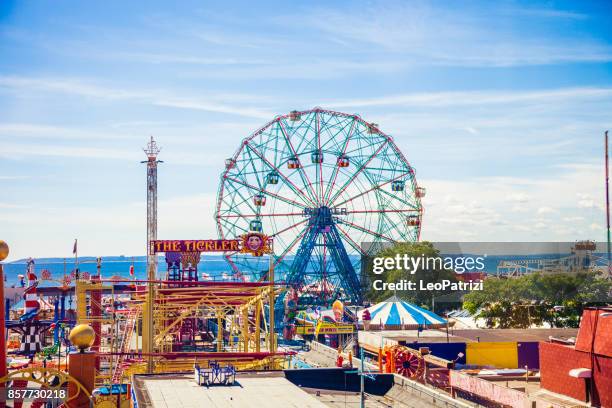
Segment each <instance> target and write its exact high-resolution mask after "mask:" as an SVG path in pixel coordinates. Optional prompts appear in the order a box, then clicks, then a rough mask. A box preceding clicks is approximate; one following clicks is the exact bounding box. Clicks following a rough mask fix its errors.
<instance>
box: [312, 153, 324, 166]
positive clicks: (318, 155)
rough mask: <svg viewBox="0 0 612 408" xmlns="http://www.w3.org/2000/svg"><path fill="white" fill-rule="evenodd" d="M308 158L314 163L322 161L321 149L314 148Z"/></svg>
mask: <svg viewBox="0 0 612 408" xmlns="http://www.w3.org/2000/svg"><path fill="white" fill-rule="evenodd" d="M310 160H311V161H312V162H313V163H315V164H316V163H323V152H322V151H321V150H316V151H314V152H312V154H311V155H310Z"/></svg>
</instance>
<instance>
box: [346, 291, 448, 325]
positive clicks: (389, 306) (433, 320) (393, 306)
mask: <svg viewBox="0 0 612 408" xmlns="http://www.w3.org/2000/svg"><path fill="white" fill-rule="evenodd" d="M366 310H368V311H369V312H370V318H371V324H373V325H385V326H440V325H446V320H445V319H443V318H441V317H440V316H438V315H437V314H435V313H433V312H431V311H429V310H427V309H423V308H421V307H418V306H416V305H413V304H412V303H408V302H406V301H403V300H401V299H399V298H397V297H395V296H392V297H391V298H389V299H387V300H385V301H384V302H380V303H377V304H375V305H374V306H370V307H369V308H367V309H364V310H362V311H360V312H359V313H358V316H359V322H360V323H363V319H362V316H363V313H364V312H365V311H366Z"/></svg>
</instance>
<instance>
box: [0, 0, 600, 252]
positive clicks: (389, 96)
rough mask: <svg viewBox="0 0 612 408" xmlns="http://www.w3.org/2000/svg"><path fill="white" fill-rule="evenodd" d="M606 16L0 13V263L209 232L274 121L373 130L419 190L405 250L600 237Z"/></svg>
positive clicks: (212, 8) (512, 12) (69, 9)
mask: <svg viewBox="0 0 612 408" xmlns="http://www.w3.org/2000/svg"><path fill="white" fill-rule="evenodd" d="M611 23H612V5H611V3H610V2H606V1H602V2H562V1H546V2H539V3H538V2H519V1H509V2H486V1H469V2H419V1H415V2H392V1H391V2H389V1H384V2H383V1H380V2H376V1H370V2H348V1H346V2H342V1H340V2H333V3H330V2H323V1H313V2H294V3H291V2H289V3H288V2H280V1H279V2H272V1H269V2H262V4H258V5H257V6H255V5H254V4H253V3H252V2H201V1H193V2H189V1H183V2H180V4H174V3H169V2H162V1H148V2H144V1H143V2H140V1H135V2H123V1H105V2H85V3H84V2H79V1H53V2H51V1H47V2H35V1H19V2H17V1H2V2H0V106H1V107H2V109H0V189H1V191H2V194H1V195H0V239H4V240H6V241H8V242H9V243H10V244H11V248H12V250H13V252H12V255H11V258H12V259H17V258H19V257H25V256H70V255H71V249H72V241H73V239H74V238H75V237H78V238H79V241H80V252H81V253H82V254H84V255H119V254H126V255H131V254H134V255H140V254H143V253H144V248H145V207H144V205H145V203H144V197H145V193H146V191H145V188H144V183H145V169H144V167H143V166H142V165H141V164H140V163H139V161H140V160H142V159H143V157H144V154H143V153H142V150H141V148H142V147H143V146H144V144H145V143H146V140H147V138H148V137H149V135H154V136H155V137H156V138H157V140H158V142H159V144H160V145H161V146H162V147H163V151H162V154H161V158H162V159H163V160H164V161H165V163H164V164H162V165H161V166H162V167H161V169H160V180H159V184H160V190H159V199H160V203H159V211H160V214H159V236H160V237H163V238H194V237H202V238H208V237H214V236H216V232H215V224H214V220H213V208H214V198H215V196H216V189H217V185H218V176H219V174H220V172H221V169H222V166H223V160H224V159H225V158H226V157H229V156H231V154H232V153H233V152H234V151H235V149H236V148H237V147H238V145H239V143H240V141H241V139H242V138H244V137H246V136H247V135H248V134H249V133H250V132H252V131H253V130H255V129H256V128H258V127H259V126H261V125H263V124H264V123H266V122H267V121H268V120H270V119H272V118H273V117H274V116H275V115H277V114H280V113H286V112H288V111H290V110H292V109H308V108H312V107H314V106H321V107H325V108H330V109H335V110H339V111H343V112H349V113H359V114H360V115H361V116H362V117H363V118H365V119H366V120H368V121H373V122H376V123H379V124H380V126H381V128H382V129H383V130H384V131H385V132H386V133H389V134H391V135H393V137H394V140H395V141H396V143H397V144H398V146H399V147H400V149H402V151H403V152H404V154H405V156H406V157H407V159H408V160H409V161H410V162H411V164H412V165H413V166H414V167H415V168H416V170H417V178H418V180H419V183H420V184H422V185H423V186H425V187H427V188H428V196H427V197H426V199H425V201H424V206H425V219H424V225H423V238H425V239H431V240H449V241H456V240H478V241H484V240H494V241H503V240H519V241H525V240H540V241H545V240H561V241H563V240H569V241H573V240H575V239H584V238H591V239H598V240H603V239H604V238H605V230H604V227H605V214H604V211H603V205H604V190H603V182H604V179H603V131H604V130H605V129H608V128H612V115H611V112H612V30H610V27H611Z"/></svg>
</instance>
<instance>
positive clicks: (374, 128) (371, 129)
mask: <svg viewBox="0 0 612 408" xmlns="http://www.w3.org/2000/svg"><path fill="white" fill-rule="evenodd" d="M366 126H367V127H368V133H369V134H371V135H377V134H379V133H380V130H378V123H366Z"/></svg>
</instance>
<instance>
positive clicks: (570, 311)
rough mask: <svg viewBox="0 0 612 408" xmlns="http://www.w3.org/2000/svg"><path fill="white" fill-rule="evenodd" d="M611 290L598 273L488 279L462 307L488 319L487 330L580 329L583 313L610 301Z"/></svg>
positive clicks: (531, 275)
mask: <svg viewBox="0 0 612 408" xmlns="http://www.w3.org/2000/svg"><path fill="white" fill-rule="evenodd" d="M611 291H612V282H610V281H609V280H607V279H604V278H602V277H600V276H599V275H598V274H596V273H595V272H580V273H560V272H559V273H546V274H543V273H534V274H529V275H524V276H521V277H517V278H497V277H489V278H487V279H486V280H485V282H484V289H483V290H482V291H472V292H470V293H469V294H467V295H466V296H465V297H464V302H463V308H464V309H466V310H468V311H469V312H470V313H472V314H473V315H474V316H475V317H479V318H483V319H485V321H486V324H487V326H488V327H495V328H526V327H530V326H531V325H541V324H542V323H544V322H546V323H549V324H550V325H551V326H552V327H578V324H579V322H580V316H581V315H582V310H583V309H584V308H585V307H586V306H589V305H597V304H605V303H607V302H609V301H610V293H611Z"/></svg>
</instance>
